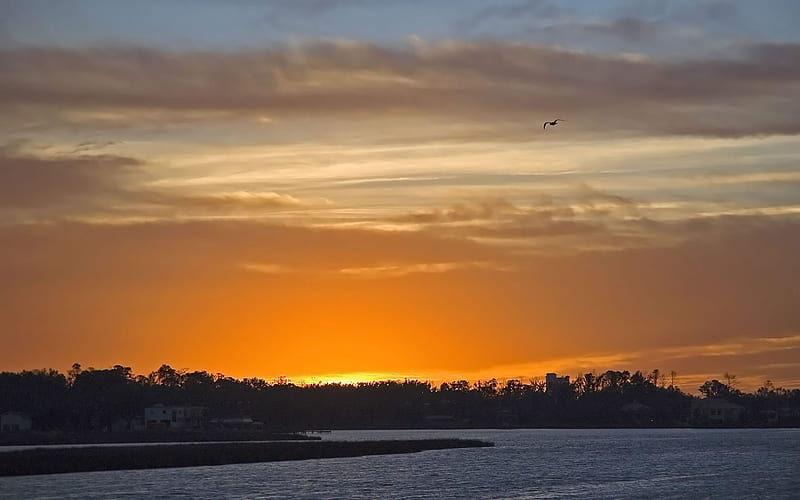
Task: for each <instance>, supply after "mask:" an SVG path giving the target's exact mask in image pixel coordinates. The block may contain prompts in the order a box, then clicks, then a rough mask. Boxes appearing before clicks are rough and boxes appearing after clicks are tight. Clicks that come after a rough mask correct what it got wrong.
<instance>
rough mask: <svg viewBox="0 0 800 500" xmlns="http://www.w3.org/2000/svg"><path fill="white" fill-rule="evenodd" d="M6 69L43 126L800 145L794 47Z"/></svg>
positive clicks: (267, 56)
mask: <svg viewBox="0 0 800 500" xmlns="http://www.w3.org/2000/svg"><path fill="white" fill-rule="evenodd" d="M623 31H624V30H623ZM634 31H635V30H634ZM631 33H632V31H630V30H629V35H630V34H631ZM0 67H3V68H4V71H3V72H2V74H0V109H3V110H4V112H5V113H6V114H7V116H9V117H11V118H12V119H14V120H15V121H17V122H24V123H29V122H32V121H33V122H36V123H39V125H40V126H41V124H42V123H47V122H50V123H53V124H57V123H59V122H64V123H83V124H84V125H85V124H87V123H91V122H92V120H93V118H92V117H93V116H94V117H105V118H103V120H105V121H104V122H103V123H107V122H108V120H111V121H112V122H114V121H115V120H116V122H118V123H119V124H120V125H125V126H135V124H136V123H139V122H148V121H161V122H163V121H170V120H188V121H198V120H200V121H208V120H212V121H214V120H226V119H227V120H230V119H241V118H243V117H250V118H257V117H258V116H264V115H268V116H270V117H274V118H275V119H277V120H286V119H298V120H299V119H303V118H309V117H313V118H316V119H324V120H328V121H329V123H333V122H332V121H331V120H340V121H341V120H345V119H347V120H353V119H356V118H358V119H359V120H361V119H368V118H369V117H374V116H376V115H379V116H384V117H385V116H392V117H395V118H396V119H403V120H412V121H413V120H426V121H430V120H441V122H442V123H446V122H455V123H460V124H462V125H467V124H470V123H472V124H474V125H476V126H477V125H478V124H485V123H486V122H487V120H489V121H493V122H494V123H493V124H492V125H493V126H492V127H484V128H483V129H481V131H480V133H481V134H484V137H485V138H492V137H494V138H498V137H499V134H501V133H502V136H503V137H505V138H506V139H514V138H519V137H523V136H524V137H526V138H527V139H528V140H530V138H531V120H532V119H533V117H534V116H536V117H538V118H536V120H535V121H536V122H538V121H539V120H540V119H541V117H543V116H544V117H549V116H554V115H555V114H558V115H560V116H564V117H566V118H568V119H570V122H569V130H570V132H569V133H570V134H582V133H583V134H595V135H596V134H603V133H629V134H630V133H636V134H653V135H698V136H723V137H739V136H745V135H769V134H797V133H800V120H798V119H797V116H800V107H799V106H800V105H798V104H797V103H798V102H800V95H798V92H800V91H798V89H800V85H798V82H799V81H800V70H798V69H797V68H800V45H797V44H782V45H778V44H762V45H753V46H750V47H749V48H747V49H746V50H744V51H740V52H735V53H730V54H728V55H727V56H726V57H725V58H724V59H707V60H700V61H686V62H680V61H678V62H672V61H658V60H651V59H631V58H624V57H623V58H619V57H612V56H603V55H596V54H585V53H579V52H573V51H566V50H560V49H552V48H545V47H541V46H536V45H525V44H517V43H503V42H491V41H483V42H447V43H425V42H415V43H412V44H410V45H408V46H405V47H384V46H380V45H375V44H369V43H361V42H350V41H331V42H319V43H310V44H300V45H289V46H284V47H279V48H274V49H268V50H263V51H249V52H232V53H210V52H163V51H156V50H149V49H85V50H59V49H13V50H12V49H6V50H2V51H0ZM114 117H116V118H114ZM398 123H399V122H398ZM411 129H413V126H412V127H411ZM411 131H412V130H409V132H411ZM454 133H463V130H461V132H457V131H454Z"/></svg>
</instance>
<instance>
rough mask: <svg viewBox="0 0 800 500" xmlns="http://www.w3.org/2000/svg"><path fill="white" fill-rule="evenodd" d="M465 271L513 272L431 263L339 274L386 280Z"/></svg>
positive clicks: (355, 269)
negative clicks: (388, 278)
mask: <svg viewBox="0 0 800 500" xmlns="http://www.w3.org/2000/svg"><path fill="white" fill-rule="evenodd" d="M464 269H488V270H494V271H510V270H511V268H509V267H508V266H507V265H506V266H502V265H498V264H495V263H491V262H430V263H420V264H384V265H380V266H371V267H349V268H344V269H340V270H339V272H340V273H342V274H346V275H352V276H358V277H364V278H386V277H397V276H405V275H407V274H415V273H447V272H451V271H457V270H464Z"/></svg>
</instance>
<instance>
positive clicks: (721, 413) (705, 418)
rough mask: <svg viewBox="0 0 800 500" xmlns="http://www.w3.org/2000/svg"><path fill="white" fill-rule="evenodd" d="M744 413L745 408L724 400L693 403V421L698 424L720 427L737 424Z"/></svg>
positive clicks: (707, 399)
mask: <svg viewBox="0 0 800 500" xmlns="http://www.w3.org/2000/svg"><path fill="white" fill-rule="evenodd" d="M742 413H744V406H742V405H739V404H736V403H731V402H730V401H728V400H726V399H723V398H705V399H695V400H694V401H692V419H693V420H694V421H695V422H696V423H711V424H718V425H732V424H737V423H739V421H740V420H741V418H742Z"/></svg>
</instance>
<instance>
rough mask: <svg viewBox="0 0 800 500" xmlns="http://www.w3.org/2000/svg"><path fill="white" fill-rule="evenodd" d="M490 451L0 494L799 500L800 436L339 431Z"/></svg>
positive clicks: (143, 476)
mask: <svg viewBox="0 0 800 500" xmlns="http://www.w3.org/2000/svg"><path fill="white" fill-rule="evenodd" d="M433 437H464V438H477V439H486V440H490V441H493V442H495V443H496V446H495V447H493V448H467V449H457V450H436V451H426V452H422V453H415V454H408V455H383V456H370V457H357V458H334V459H324V460H306V461H298V462H272V463H260V464H237V465H223V466H213V467H190V468H181V469H151V470H137V471H106V472H84V473H75V474H57V475H47V476H26V477H11V478H0V498H14V499H17V498H26V499H27V498H31V499H45V498H52V499H56V498H59V499H60V498H75V499H89V498H143V497H149V498H192V499H195V498H197V499H212V498H213V499H219V498H248V499H278V498H309V499H311V498H348V499H370V500H372V499H376V498H379V499H381V500H390V499H400V498H447V499H450V498H464V499H474V498H492V499H500V498H508V499H540V498H586V499H589V498H591V499H595V498H720V499H722V498H771V499H775V498H778V499H780V498H786V499H788V498H800V429H726V430H700V429H658V430H651V429H624V430H623V429H619V430H586V429H559V430H548V429H536V430H507V431H502V430H500V431H499V430H458V431H455V430H454V431H433V430H431V431H334V432H332V433H330V434H324V435H323V439H325V440H351V439H355V440H360V439H414V438H418V439H422V438H433Z"/></svg>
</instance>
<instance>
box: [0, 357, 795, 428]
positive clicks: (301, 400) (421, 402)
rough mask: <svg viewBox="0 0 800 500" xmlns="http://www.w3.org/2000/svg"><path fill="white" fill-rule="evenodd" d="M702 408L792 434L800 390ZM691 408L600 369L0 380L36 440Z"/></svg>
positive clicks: (564, 420) (672, 420) (658, 416)
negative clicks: (731, 406)
mask: <svg viewBox="0 0 800 500" xmlns="http://www.w3.org/2000/svg"><path fill="white" fill-rule="evenodd" d="M699 391H700V393H701V394H702V395H703V396H704V397H706V398H724V399H726V400H728V401H730V402H732V403H735V404H738V405H741V406H742V407H743V413H742V417H741V419H740V421H739V422H738V423H739V424H740V425H751V426H762V425H774V424H776V421H775V419H774V418H773V416H774V415H777V414H778V413H777V412H780V415H783V416H784V417H785V418H783V419H782V420H781V421H780V424H781V425H790V426H800V418H798V416H800V390H799V389H793V390H787V389H783V388H780V387H775V386H774V385H773V384H772V383H770V382H769V381H767V382H766V383H765V384H764V385H763V386H762V387H760V388H759V389H757V390H756V391H754V392H752V393H745V392H742V391H740V390H738V389H736V388H735V377H734V376H732V375H727V374H726V378H724V379H723V381H719V380H710V381H707V382H705V383H704V384H702V386H700V388H699ZM699 399H700V398H697V397H695V396H692V395H689V394H686V393H684V392H683V391H682V390H681V389H679V388H678V387H677V386H676V385H675V374H674V373H672V374H671V375H670V376H665V375H664V374H662V373H660V372H659V371H658V370H654V371H652V372H650V373H643V372H641V371H636V372H634V373H630V372H629V371H616V370H608V371H606V372H603V373H599V374H598V373H584V374H582V375H580V376H578V377H577V378H575V379H573V380H572V381H571V382H570V383H562V384H557V385H553V386H551V387H549V388H548V387H547V384H546V383H545V382H543V381H539V380H528V381H523V380H519V379H512V380H505V381H502V382H501V381H498V380H496V379H491V380H482V381H477V382H474V383H473V382H469V381H466V380H457V381H452V382H446V383H442V384H440V385H434V384H432V383H430V382H423V381H418V380H405V381H381V382H363V383H358V384H338V383H327V384H311V385H296V384H294V383H292V382H290V381H288V380H286V379H283V378H281V379H277V380H273V381H266V380H264V379H260V378H243V379H241V380H239V379H235V378H232V377H228V376H225V375H223V374H219V373H217V374H212V373H209V372H206V371H183V370H176V369H174V368H172V367H170V366H169V365H162V366H161V367H160V368H159V369H158V370H156V371H154V372H152V373H150V374H148V375H135V374H133V373H132V371H131V369H130V368H129V367H126V366H122V365H115V366H113V367H112V368H108V369H95V368H88V369H83V368H82V367H81V366H80V365H78V364H75V365H73V367H72V369H71V370H69V371H68V372H67V373H66V374H63V373H61V372H59V371H57V370H53V369H44V370H23V371H21V372H16V373H14V372H2V373H0V413H2V412H7V411H16V412H23V413H26V414H28V415H30V416H31V418H32V420H33V423H34V426H35V428H36V429H38V430H52V431H55V430H60V431H89V430H108V429H111V428H112V427H116V428H119V427H120V425H122V426H123V428H124V427H125V426H126V425H127V426H128V427H130V428H132V427H133V425H134V422H136V420H137V419H141V417H142V414H143V410H144V408H145V407H147V406H152V405H154V404H159V403H160V404H165V405H183V406H203V407H206V408H207V409H208V416H209V418H225V417H234V416H249V417H252V418H253V419H256V420H259V421H261V422H263V423H264V425H265V427H266V428H267V429H270V430H281V431H282V430H307V429H347V428H350V429H356V428H360V429H368V428H431V427H465V428H466V427H649V426H651V427H676V426H685V425H690V424H692V421H691V407H692V402H693V401H697V400H699Z"/></svg>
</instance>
